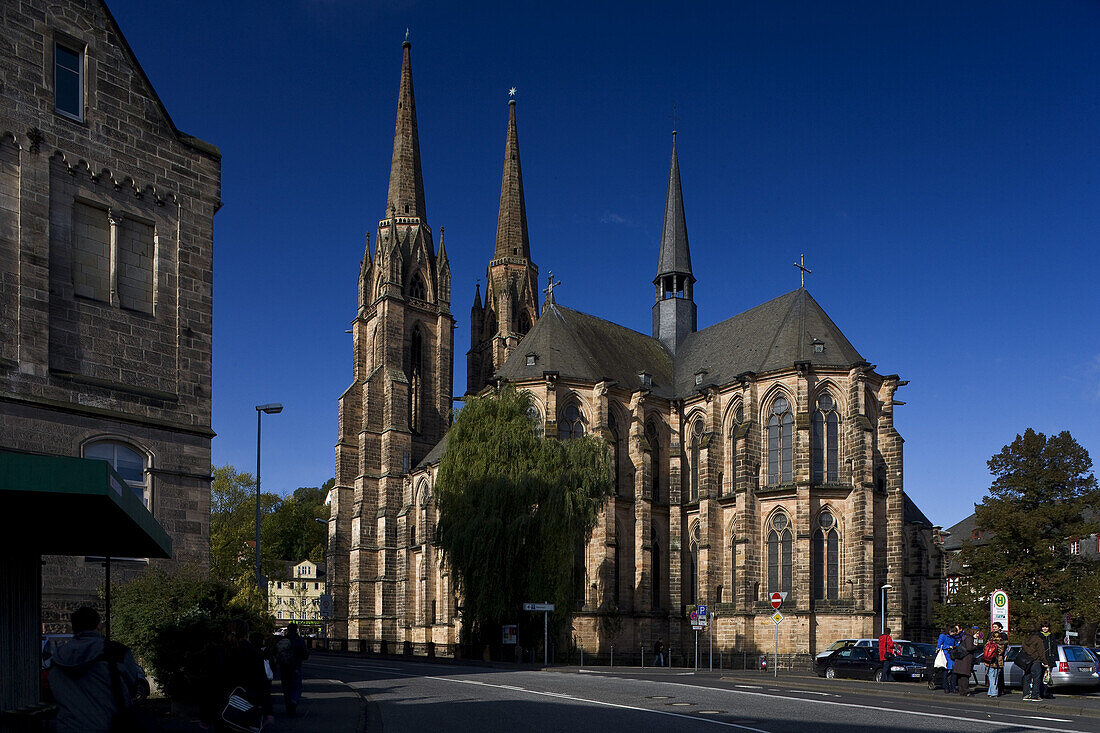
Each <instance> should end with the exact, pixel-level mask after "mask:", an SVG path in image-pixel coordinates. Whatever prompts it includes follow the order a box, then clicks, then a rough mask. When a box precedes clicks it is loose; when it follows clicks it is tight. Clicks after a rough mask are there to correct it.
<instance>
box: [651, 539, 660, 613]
mask: <svg viewBox="0 0 1100 733" xmlns="http://www.w3.org/2000/svg"><path fill="white" fill-rule="evenodd" d="M649 546H650V554H651V555H652V557H653V565H652V573H651V575H652V576H653V589H652V591H653V608H660V607H661V541H660V538H659V537H658V536H657V530H655V529H654V530H651V531H650V534H649Z"/></svg>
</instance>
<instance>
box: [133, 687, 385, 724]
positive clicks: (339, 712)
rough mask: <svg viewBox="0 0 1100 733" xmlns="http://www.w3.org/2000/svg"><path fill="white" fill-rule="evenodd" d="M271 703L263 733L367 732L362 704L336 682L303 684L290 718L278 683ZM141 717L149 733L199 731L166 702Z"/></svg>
mask: <svg viewBox="0 0 1100 733" xmlns="http://www.w3.org/2000/svg"><path fill="white" fill-rule="evenodd" d="M271 703H272V707H273V708H274V712H275V722H274V723H272V724H271V725H268V726H266V727H264V731H271V733H275V732H276V731H278V733H284V731H285V732H286V733H292V732H293V731H301V732H302V733H307V732H308V733H362V731H365V730H366V705H365V701H364V700H363V698H362V697H361V696H360V695H359V693H357V692H356V691H355V690H353V689H352V688H350V687H348V686H347V685H345V684H344V683H343V682H340V681H339V680H330V679H316V678H314V679H306V680H304V681H303V683H302V701H301V702H300V703H299V704H298V715H297V716H295V717H293V718H288V717H286V710H285V708H284V707H283V693H282V686H281V685H280V683H279V680H277V679H276V680H275V682H273V683H272V685H271ZM141 717H142V719H143V720H144V722H145V723H146V726H147V729H148V730H151V731H153V730H155V731H165V733H184V732H185V731H186V732H187V733H191V732H193V731H201V730H202V728H201V727H200V725H199V721H198V720H197V719H196V718H194V717H191V716H188V715H186V714H182V713H180V712H178V711H175V712H174V711H172V709H171V704H170V702H169V701H168V700H167V699H165V698H159V699H153V700H148V701H147V702H146V703H145V704H143V705H142V709H141Z"/></svg>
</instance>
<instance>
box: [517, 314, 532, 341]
mask: <svg viewBox="0 0 1100 733" xmlns="http://www.w3.org/2000/svg"><path fill="white" fill-rule="evenodd" d="M518 325H519V329H518V330H519V333H520V335H521V336H526V335H527V332H528V331H530V330H531V315H530V314H529V313H528V312H527V311H523V312H522V313H520V314H519V324H518Z"/></svg>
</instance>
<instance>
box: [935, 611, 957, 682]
mask: <svg viewBox="0 0 1100 733" xmlns="http://www.w3.org/2000/svg"><path fill="white" fill-rule="evenodd" d="M958 633H959V626H958V624H952V625H949V626H947V627H946V628H945V629H944V630H943V633H942V634H940V637H939V638H938V639H937V640H936V649H937V653H939V652H940V651H942V652H943V654H944V657H946V659H947V666H946V667H945V668H943V670H944V671H943V691H944V692H945V693H947V694H948V695H950V694H951V693H952V692H955V691H956V687H955V672H954V669H955V660H954V659H952V658H951V651H952V650H953V649H954V648H955V645H956V644H958V643H959V639H958V637H957V634H958Z"/></svg>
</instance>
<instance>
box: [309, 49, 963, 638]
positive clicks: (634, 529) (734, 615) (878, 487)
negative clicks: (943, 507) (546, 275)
mask: <svg viewBox="0 0 1100 733" xmlns="http://www.w3.org/2000/svg"><path fill="white" fill-rule="evenodd" d="M403 53H404V57H403V64H402V72H401V85H400V92H399V101H398V112H397V124H396V129H395V139H394V154H393V164H392V167H391V173H390V186H389V198H388V201H387V212H388V217H387V218H385V219H383V220H382V221H380V222H379V225H378V235H377V237H376V247H375V253H374V257H373V259H372V256H371V252H370V248H369V246H368V249H367V252H366V253H365V255H364V259H363V263H362V266H361V273H360V279H359V293H360V301H359V312H358V314H357V317H356V319H355V320H354V321H353V334H354V341H355V346H354V349H355V359H354V370H355V379H354V381H353V383H352V386H351V387H349V388H348V390H347V391H346V392H345V393H344V395H343V396H342V397H341V400H340V438H339V442H338V443H337V448H336V486H335V488H334V489H333V491H332V494H331V495H330V500H331V504H332V507H333V520H332V521H331V523H330V541H329V547H330V548H331V550H330V557H329V563H330V566H331V567H332V568H333V570H334V573H333V578H332V587H333V593H334V596H335V618H334V625H335V628H334V634H335V635H336V636H345V634H346V636H347V638H359V639H365V640H371V641H381V640H386V641H390V642H404V641H410V642H416V643H421V642H429V641H431V642H436V643H453V642H455V641H456V640H457V637H458V624H459V623H460V622H461V619H460V618H459V617H458V615H457V606H458V604H457V599H456V598H455V596H454V593H453V591H452V585H451V580H450V578H449V576H448V572H447V568H446V566H445V564H444V563H443V562H442V559H441V556H440V553H439V550H438V548H436V547H434V546H433V545H432V543H431V538H432V529H433V527H434V520H435V515H434V504H433V501H432V486H433V483H434V480H435V474H436V469H437V468H438V463H439V458H440V456H441V455H442V453H443V450H444V448H445V443H446V441H445V432H446V429H447V425H448V414H449V405H450V401H451V381H450V380H451V371H452V364H453V359H454V344H453V339H452V337H451V327H452V326H453V319H452V317H451V315H450V310H449V306H450V270H449V267H448V265H447V258H446V257H447V256H446V253H445V252H444V250H443V245H442V241H441V242H440V247H439V251H438V253H436V252H434V251H433V250H432V246H431V243H432V238H431V230H430V228H428V225H427V221H426V217H425V214H424V209H423V188H422V186H423V184H422V178H421V173H420V159H419V148H418V142H417V138H416V117H415V104H414V102H413V95H412V76H411V60H410V47H409V44H408V43H407V42H406V44H405V46H404V51H403ZM395 191H396V192H397V193H396V195H395ZM524 205H525V204H524V198H523V184H522V174H521V168H520V161H519V144H518V134H517V129H516V117H515V103H514V101H513V102H511V103H510V106H509V117H508V127H507V136H506V145H505V160H504V172H503V176H502V185H501V197H500V210H499V214H498V225H497V238H496V242H495V248H494V252H493V258H492V260H490V262H489V265H488V272H487V278H486V292H485V298H484V301H483V300H482V297H481V293H480V290H478V291H477V292H475V296H474V303H473V306H472V308H471V324H472V328H471V347H470V350H469V352H468V354H467V364H468V382H467V393H468V394H475V393H479V392H481V391H483V390H485V389H490V388H491V387H492V385H495V384H498V383H501V382H508V383H511V384H513V385H515V386H516V388H517V389H519V390H521V391H525V392H527V393H528V394H529V395H530V396H531V399H532V404H533V409H534V410H535V411H537V412H538V420H539V422H540V424H541V427H542V430H543V431H544V434H545V435H547V436H556V437H557V438H558V439H562V440H567V439H570V438H571V437H576V436H579V435H582V434H595V435H599V436H602V437H603V438H605V439H606V440H607V441H608V444H609V447H610V449H611V451H612V457H613V463H614V466H615V496H614V497H613V498H612V499H610V500H609V501H608V503H607V505H606V506H605V508H604V511H603V513H602V516H601V518H600V521H599V523H598V526H597V527H596V529H595V531H594V532H593V535H592V537H591V539H590V540H589V542H588V543H587V545H586V546H585V548H584V549H583V552H582V553H578V560H577V562H578V568H576V577H577V579H578V581H577V582H578V590H582V586H581V584H582V583H583V590H582V592H581V593H580V595H581V596H582V597H583V602H582V603H581V604H580V605H579V607H578V609H577V615H576V617H575V620H574V628H575V632H574V633H575V635H576V641H577V642H578V643H582V644H584V646H585V647H586V648H587V649H589V650H591V651H595V650H604V651H605V650H606V649H607V647H608V646H610V645H611V644H615V645H616V646H619V647H620V648H635V649H636V648H638V647H639V646H642V645H645V646H647V647H648V646H650V645H652V643H653V641H654V640H656V639H657V638H658V637H662V638H664V639H665V640H666V642H669V643H670V644H672V645H674V646H676V647H677V648H683V645H685V644H686V643H687V642H688V640H689V639H690V634H691V631H690V625H689V622H688V619H687V613H688V611H689V610H690V609H691V608H693V607H695V606H696V605H697V604H703V603H705V604H707V605H708V607H709V608H710V610H712V611H713V612H715V618H714V627H713V630H714V634H715V636H714V640H715V644H716V645H717V646H719V647H720V648H725V649H738V650H756V649H761V648H770V646H771V644H772V639H773V634H774V626H773V624H772V621H771V618H770V616H771V614H772V607H771V605H770V603H769V602H768V596H769V595H770V593H772V592H773V591H780V592H784V593H786V594H787V600H786V601H785V602H784V605H783V613H784V615H785V616H786V620H785V621H784V622H783V623H782V624H781V625H780V629H779V630H780V647H781V651H787V652H814V651H818V650H820V649H823V648H824V647H825V646H827V645H828V644H830V643H831V642H832V641H834V640H835V639H837V638H841V637H863V636H871V635H877V633H878V629H879V624H880V621H879V618H880V614H881V612H882V606H881V604H882V602H883V599H885V603H886V617H887V623H888V625H890V626H892V627H893V629H894V631H895V636H896V637H905V638H910V639H913V640H922V639H927V638H929V637H931V636H932V634H933V628H932V619H931V607H932V603H933V602H934V601H935V600H939V599H938V595H937V594H938V593H939V590H938V589H939V585H940V582H939V575H940V568H941V565H942V563H940V562H939V561H938V560H937V558H938V552H939V550H938V548H937V547H936V546H935V544H934V543H933V541H932V539H933V535H932V532H933V528H932V525H931V523H930V522H929V521H928V520H927V519H926V518H925V517H924V516H923V514H921V512H920V510H919V509H918V508H917V507H916V505H915V504H914V503H913V502H912V500H911V499H910V498H909V497H908V496H907V495H906V494H905V492H904V489H903V481H902V479H903V467H902V445H903V440H902V438H901V436H900V435H899V434H898V432H897V430H896V429H895V427H894V409H895V407H896V406H897V405H899V404H903V403H900V402H898V401H897V400H896V399H895V395H896V392H897V390H898V389H899V388H900V387H902V386H904V385H905V384H906V382H905V381H904V380H902V379H901V378H900V377H899V376H898V375H895V374H880V373H879V372H878V371H877V369H876V367H875V366H873V365H872V364H870V363H868V362H867V361H866V360H865V359H864V358H863V357H862V356H861V355H860V353H859V352H858V351H857V350H856V349H855V347H853V346H852V344H851V343H849V341H848V340H847V339H846V338H845V337H844V335H843V333H842V332H841V331H840V329H839V328H837V326H836V325H835V324H834V323H833V322H832V320H831V319H830V318H829V317H828V315H826V313H825V311H824V310H823V309H822V308H821V306H820V305H819V304H818V303H817V302H816V301H815V300H814V299H813V297H812V296H811V295H810V293H809V292H808V291H807V290H805V289H804V288H800V289H798V290H795V291H792V292H790V293H787V294H784V295H780V296H779V297H777V298H775V299H773V300H771V301H769V302H767V303H764V304H762V305H759V306H757V307H755V308H752V309H750V310H748V311H745V312H744V313H741V314H739V315H736V316H733V317H732V318H729V319H727V320H724V321H721V322H719V323H717V324H715V325H713V326H710V327H708V328H704V329H702V330H699V329H698V328H697V315H696V306H695V303H694V300H693V289H694V285H695V277H694V274H693V271H692V265H691V255H690V248H689V245H688V237H687V224H686V217H685V215H684V206H683V196H682V192H681V187H680V171H679V161H678V157H677V152H676V146H675V136H674V138H673V147H672V158H671V165H670V170H669V179H668V184H667V197H666V204H665V215H664V226H663V230H662V233H661V238H660V244H659V247H658V266H657V272H656V277H655V278H654V281H653V284H654V288H655V290H654V293H655V297H654V304H653V307H652V317H653V332H652V335H645V334H641V333H638V332H636V331H633V330H631V329H628V328H625V327H622V326H619V325H617V324H614V323H611V322H608V321H605V320H603V319H600V318H598V317H596V316H592V315H589V314H585V313H581V312H579V311H575V310H572V309H570V308H568V307H565V306H564V305H561V304H558V303H557V302H555V297H554V292H553V290H554V287H553V284H550V285H549V286H548V287H547V289H546V291H545V292H547V297H546V299H545V302H544V303H543V304H542V307H541V310H540V308H539V304H538V300H537V293H538V292H539V288H538V277H539V276H538V269H537V267H536V266H535V264H534V263H533V261H532V254H531V246H530V242H529V239H528V232H527V221H526V213H525V210H524ZM441 240H442V232H441ZM581 566H583V567H581ZM883 586H889V588H886V589H885V592H884V589H883ZM609 621H611V622H612V623H608V622H609Z"/></svg>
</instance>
